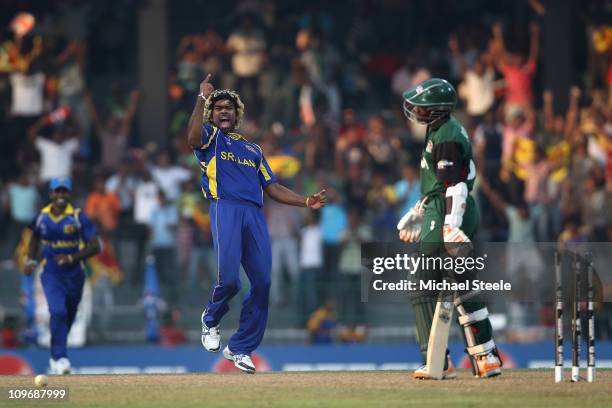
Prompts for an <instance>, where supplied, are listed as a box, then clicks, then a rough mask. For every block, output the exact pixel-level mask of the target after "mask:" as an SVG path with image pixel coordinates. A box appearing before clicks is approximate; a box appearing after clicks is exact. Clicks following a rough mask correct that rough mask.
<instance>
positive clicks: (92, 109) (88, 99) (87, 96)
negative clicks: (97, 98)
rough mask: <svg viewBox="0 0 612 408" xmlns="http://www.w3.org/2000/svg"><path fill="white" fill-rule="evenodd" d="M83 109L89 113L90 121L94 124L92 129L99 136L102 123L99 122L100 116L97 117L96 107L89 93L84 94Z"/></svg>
mask: <svg viewBox="0 0 612 408" xmlns="http://www.w3.org/2000/svg"><path fill="white" fill-rule="evenodd" d="M84 99H85V107H86V108H87V111H88V112H89V116H90V117H91V121H92V122H93V124H94V127H95V128H96V132H97V133H98V135H100V132H102V122H101V121H100V115H98V110H97V109H96V105H95V103H94V101H93V98H92V97H91V93H89V92H87V93H86V94H85V98H84Z"/></svg>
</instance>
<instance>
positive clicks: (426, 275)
mask: <svg viewBox="0 0 612 408" xmlns="http://www.w3.org/2000/svg"><path fill="white" fill-rule="evenodd" d="M445 215H446V200H445V198H444V196H442V195H433V196H430V197H429V200H428V202H427V205H426V206H425V214H424V216H423V224H422V228H421V237H420V250H421V252H422V253H423V254H425V255H427V256H443V255H444V254H445V252H446V251H445V248H444V238H443V236H442V227H443V225H444V217H445ZM479 223H480V213H479V211H478V206H477V205H476V202H475V201H474V199H473V198H472V196H468V198H467V201H466V209H465V213H464V215H463V223H462V224H461V229H462V230H463V232H464V233H465V234H466V235H467V236H468V237H469V238H470V240H472V241H473V240H474V238H475V236H476V231H477V230H478V226H479ZM416 274H417V279H419V280H420V279H436V278H438V279H439V278H440V277H441V276H442V271H424V270H418V271H417V272H416ZM437 295H438V294H437V293H431V292H427V293H424V292H416V293H414V294H413V296H412V297H411V303H412V305H413V307H414V313H415V321H416V335H417V341H418V342H419V346H420V350H421V358H422V360H423V364H425V362H426V361H427V343H428V342H429V332H430V331H431V324H432V321H433V316H434V312H435V309H436V299H437ZM463 306H464V309H465V312H467V313H471V312H473V311H476V310H479V309H482V308H483V307H484V303H483V302H482V301H479V300H478V296H476V297H474V298H472V299H470V301H469V302H466V303H464V304H463ZM472 332H473V333H474V337H475V340H476V342H477V343H478V344H483V343H485V342H487V341H489V340H491V338H492V329H491V323H490V322H489V319H488V318H487V319H486V320H483V321H481V322H478V323H476V324H475V325H474V326H473V329H472Z"/></svg>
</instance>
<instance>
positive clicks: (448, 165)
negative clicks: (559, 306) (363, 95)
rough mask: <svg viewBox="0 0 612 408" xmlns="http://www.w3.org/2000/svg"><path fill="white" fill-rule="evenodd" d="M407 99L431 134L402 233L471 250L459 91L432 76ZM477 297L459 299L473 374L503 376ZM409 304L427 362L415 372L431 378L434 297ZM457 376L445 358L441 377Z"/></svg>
mask: <svg viewBox="0 0 612 408" xmlns="http://www.w3.org/2000/svg"><path fill="white" fill-rule="evenodd" d="M403 97H404V114H405V115H406V117H407V118H408V119H410V120H411V121H416V122H418V123H420V124H426V125H427V136H426V145H425V150H424V151H423V156H422V159H421V194H422V198H421V199H420V200H419V202H417V204H416V205H415V206H414V208H412V209H411V210H410V211H409V212H408V213H407V214H406V215H404V217H402V219H401V220H400V222H399V223H398V226H397V227H398V230H399V237H400V239H401V240H402V241H406V242H420V246H421V251H422V252H424V253H425V254H426V255H435V254H440V253H444V252H445V253H447V254H451V255H457V252H459V251H464V250H465V249H466V248H468V249H469V248H471V244H470V242H471V240H473V238H474V236H475V235H476V230H477V229H478V224H479V212H478V208H477V205H476V202H475V201H474V199H473V198H472V197H471V196H470V195H469V191H470V190H471V189H472V186H473V184H474V179H475V176H476V168H475V165H474V161H473V160H472V146H471V144H470V140H469V138H468V134H467V132H466V130H465V128H464V127H463V126H462V125H461V124H460V123H459V122H458V121H457V119H455V118H454V117H453V116H452V115H451V112H452V110H453V109H454V107H455V104H456V101H457V94H456V92H455V89H454V88H453V86H452V85H451V84H450V83H448V82H447V81H445V80H443V79H437V78H434V79H428V80H426V81H424V82H423V83H421V84H420V85H418V86H416V87H415V88H413V89H410V90H408V91H406V92H405V93H404V95H403ZM421 226H422V228H421ZM421 272H422V273H423V275H422V276H420V277H421V278H425V279H426V278H427V275H425V271H421ZM474 295H475V294H474V293H468V294H460V295H459V296H458V297H456V298H455V301H454V303H455V307H456V309H457V312H458V314H459V317H458V321H459V324H460V325H461V326H462V328H463V332H464V336H465V342H466V346H467V347H466V351H467V353H468V354H469V356H470V359H471V363H472V367H473V372H474V374H475V375H476V376H477V377H480V378H486V377H493V376H496V375H499V374H501V365H502V362H501V360H500V359H499V355H498V353H497V348H496V346H495V342H494V341H493V334H492V329H491V323H490V321H489V313H488V311H487V308H486V306H485V305H484V304H483V303H482V302H481V301H479V300H478V299H477V294H476V296H474ZM467 299H469V301H468V300H467ZM411 302H412V305H413V307H414V311H415V318H416V328H417V338H418V341H419V345H420V348H421V354H422V358H423V362H424V365H423V366H421V367H419V368H418V369H417V370H416V371H415V373H414V375H415V378H420V379H427V378H431V377H430V375H429V371H428V370H429V367H428V366H427V358H426V356H427V346H428V341H429V335H430V330H431V327H432V319H433V316H434V311H435V308H436V301H435V300H434V298H432V297H431V296H426V294H425V293H417V294H416V295H415V296H413V297H412V299H411ZM451 312H452V309H451ZM455 376H456V372H455V370H454V367H453V366H452V363H451V361H450V358H449V357H447V358H446V362H445V363H444V371H443V377H442V378H454V377H455Z"/></svg>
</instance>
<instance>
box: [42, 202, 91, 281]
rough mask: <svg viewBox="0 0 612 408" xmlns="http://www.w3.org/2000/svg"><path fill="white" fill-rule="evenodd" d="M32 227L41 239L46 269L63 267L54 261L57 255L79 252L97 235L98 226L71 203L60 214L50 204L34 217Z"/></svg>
mask: <svg viewBox="0 0 612 408" xmlns="http://www.w3.org/2000/svg"><path fill="white" fill-rule="evenodd" d="M30 229H31V230H32V234H33V235H34V236H35V237H36V238H38V239H40V243H41V245H42V257H43V262H44V263H45V269H46V268H48V267H51V268H55V269H57V268H62V267H60V266H59V265H57V264H56V263H55V261H54V257H55V256H56V255H59V254H66V255H68V254H74V253H77V252H78V251H79V250H80V247H81V246H82V245H84V244H85V243H86V242H87V241H89V240H90V239H91V238H93V237H95V236H96V235H97V231H96V227H95V226H94V225H93V223H92V222H91V221H90V220H89V218H88V217H87V216H86V215H85V214H84V213H83V212H82V211H81V210H80V209H75V208H74V207H72V205H70V204H68V206H67V207H66V210H65V211H64V213H63V214H60V215H58V216H55V215H53V214H52V213H51V204H49V205H48V206H46V207H45V208H43V209H42V210H41V211H40V213H39V214H38V215H37V216H36V217H34V220H32V224H31V225H30ZM76 266H78V265H76Z"/></svg>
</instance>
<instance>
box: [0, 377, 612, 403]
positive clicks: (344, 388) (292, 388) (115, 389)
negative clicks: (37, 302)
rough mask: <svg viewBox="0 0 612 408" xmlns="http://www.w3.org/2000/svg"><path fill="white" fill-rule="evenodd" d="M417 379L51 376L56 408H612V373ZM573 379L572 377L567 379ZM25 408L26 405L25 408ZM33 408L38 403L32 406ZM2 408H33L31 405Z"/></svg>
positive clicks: (19, 383) (13, 380) (2, 381)
mask: <svg viewBox="0 0 612 408" xmlns="http://www.w3.org/2000/svg"><path fill="white" fill-rule="evenodd" d="M411 374H412V373H411V372H397V371H393V372H387V371H377V372H372V371H368V372H363V371H362V372H307V373H297V372H296V373H286V372H280V373H279V372H274V373H257V374H255V375H246V374H239V373H237V374H211V373H202V374H180V375H153V374H148V375H73V376H62V377H58V376H50V377H49V387H50V388H54V387H68V388H69V392H70V394H69V395H70V399H69V401H68V402H67V403H53V404H52V405H53V406H54V407H60V406H61V407H64V406H65V407H75V406H78V407H147V408H152V407H178V408H181V407H202V406H215V407H216V406H232V407H264V406H265V407H285V406H287V407H321V406H332V407H351V408H353V407H368V408H371V407H372V406H383V407H385V408H389V407H405V406H412V405H414V406H420V407H423V406H431V407H436V406H453V407H479V406H482V407H488V408H491V407H504V408H509V407H515V406H520V407H550V406H554V407H556V408H559V407H576V406H588V407H590V408H594V407H609V406H611V405H612V397H611V396H610V386H611V385H612V370H601V369H600V370H598V371H597V382H595V383H592V384H589V383H586V382H581V383H578V384H571V383H569V382H566V383H563V384H555V383H554V381H553V372H552V370H516V369H515V370H512V369H507V370H504V372H503V374H502V376H500V377H496V378H492V379H488V380H479V379H476V378H473V377H472V375H471V372H468V371H466V370H459V378H458V379H456V380H448V381H423V380H414V379H413V378H412V376H411ZM566 378H567V379H569V370H568V371H567V372H566ZM32 381H33V378H32V376H0V388H6V387H28V388H31V387H32V385H33V382H32ZM23 404H26V405H23ZM30 404H36V405H38V404H40V403H37V402H33V401H30ZM2 406H29V405H28V403H26V402H24V403H22V404H15V403H11V404H9V403H8V401H6V400H4V401H0V407H2Z"/></svg>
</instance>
